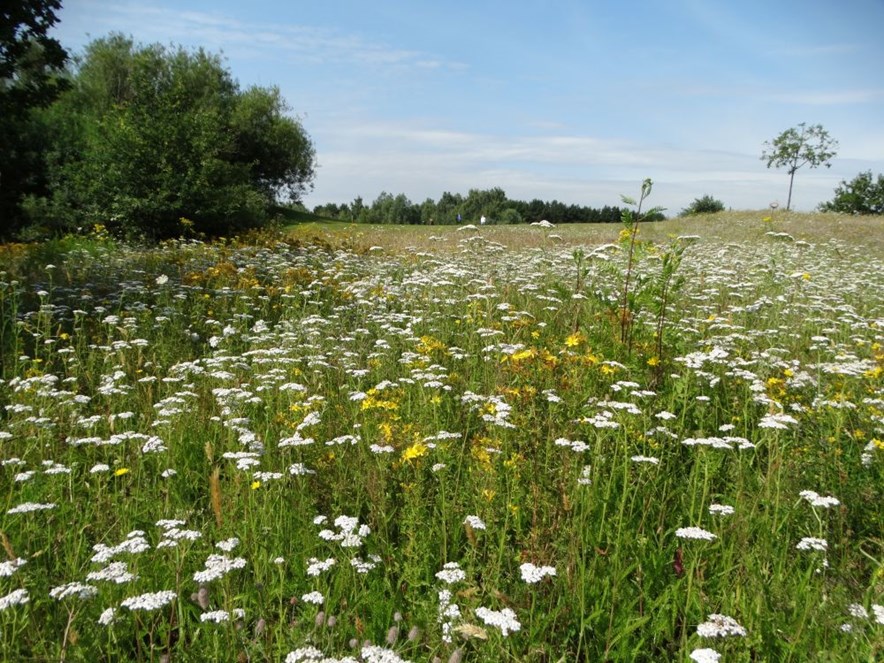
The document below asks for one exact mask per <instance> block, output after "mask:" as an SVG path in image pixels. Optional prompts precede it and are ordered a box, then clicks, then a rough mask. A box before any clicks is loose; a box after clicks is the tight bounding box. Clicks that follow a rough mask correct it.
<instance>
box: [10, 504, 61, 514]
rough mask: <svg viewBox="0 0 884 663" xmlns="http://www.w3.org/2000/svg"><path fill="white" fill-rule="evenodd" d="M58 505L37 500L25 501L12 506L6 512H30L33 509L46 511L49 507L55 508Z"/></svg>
mask: <svg viewBox="0 0 884 663" xmlns="http://www.w3.org/2000/svg"><path fill="white" fill-rule="evenodd" d="M57 506H58V505H57V504H38V503H36V502H24V503H23V504H19V505H18V506H14V507H12V508H11V509H9V511H7V512H6V513H7V514H10V515H11V514H14V513H30V512H31V511H45V510H47V509H54V508H55V507H57Z"/></svg>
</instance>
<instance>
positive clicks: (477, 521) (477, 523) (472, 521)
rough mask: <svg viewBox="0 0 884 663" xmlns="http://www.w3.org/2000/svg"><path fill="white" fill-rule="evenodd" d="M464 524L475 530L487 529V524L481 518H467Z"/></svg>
mask: <svg viewBox="0 0 884 663" xmlns="http://www.w3.org/2000/svg"><path fill="white" fill-rule="evenodd" d="M463 522H464V525H469V526H470V527H472V528H473V529H486V527H485V523H484V522H483V521H482V519H481V518H479V516H467V517H466V518H464V521H463Z"/></svg>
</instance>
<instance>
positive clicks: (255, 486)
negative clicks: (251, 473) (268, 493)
mask: <svg viewBox="0 0 884 663" xmlns="http://www.w3.org/2000/svg"><path fill="white" fill-rule="evenodd" d="M260 487H261V482H260V481H252V490H258V488H260Z"/></svg>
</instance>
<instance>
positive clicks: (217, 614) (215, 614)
mask: <svg viewBox="0 0 884 663" xmlns="http://www.w3.org/2000/svg"><path fill="white" fill-rule="evenodd" d="M200 621H201V622H214V623H215V624H220V623H221V622H227V621H230V613H229V612H227V611H226V610H212V611H211V612H204V613H203V614H201V615H200Z"/></svg>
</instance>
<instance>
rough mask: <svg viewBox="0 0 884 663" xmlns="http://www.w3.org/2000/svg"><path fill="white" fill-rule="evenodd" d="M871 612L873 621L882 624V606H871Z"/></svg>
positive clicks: (883, 613)
mask: <svg viewBox="0 0 884 663" xmlns="http://www.w3.org/2000/svg"><path fill="white" fill-rule="evenodd" d="M872 612H873V613H874V615H875V621H876V622H878V623H879V624H884V605H878V604H877V603H873V604H872Z"/></svg>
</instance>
